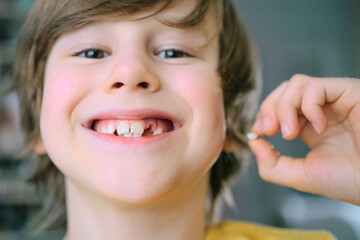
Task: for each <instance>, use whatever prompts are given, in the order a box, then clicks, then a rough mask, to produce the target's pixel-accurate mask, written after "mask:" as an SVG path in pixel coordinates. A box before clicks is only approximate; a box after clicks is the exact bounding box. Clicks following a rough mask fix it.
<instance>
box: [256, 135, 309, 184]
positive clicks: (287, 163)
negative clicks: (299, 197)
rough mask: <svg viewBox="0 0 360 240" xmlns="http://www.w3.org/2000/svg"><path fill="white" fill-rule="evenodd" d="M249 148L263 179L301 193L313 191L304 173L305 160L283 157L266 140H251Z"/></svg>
mask: <svg viewBox="0 0 360 240" xmlns="http://www.w3.org/2000/svg"><path fill="white" fill-rule="evenodd" d="M249 146H250V148H251V150H252V151H253V153H254V154H255V156H256V159H257V162H258V167H259V174H260V177H261V178H262V179H264V180H265V181H268V182H272V183H275V184H280V185H283V186H287V187H291V188H295V189H298V190H301V191H311V189H309V186H310V185H309V184H308V181H307V179H306V174H305V172H304V159H294V158H291V157H288V156H281V155H279V153H278V152H277V151H276V150H275V149H274V148H273V147H272V145H271V144H270V143H269V142H267V141H266V140H264V139H256V140H251V141H249Z"/></svg>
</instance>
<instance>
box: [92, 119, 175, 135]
mask: <svg viewBox="0 0 360 240" xmlns="http://www.w3.org/2000/svg"><path fill="white" fill-rule="evenodd" d="M174 129H175V127H174V123H173V121H171V120H169V119H160V118H146V119H130V120H129V119H110V120H100V119H98V120H94V121H93V122H92V124H91V130H93V131H96V132H98V133H101V134H106V135H110V136H118V137H147V136H154V135H160V134H164V133H167V132H171V131H173V130H174Z"/></svg>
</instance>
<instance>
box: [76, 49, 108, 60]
mask: <svg viewBox="0 0 360 240" xmlns="http://www.w3.org/2000/svg"><path fill="white" fill-rule="evenodd" d="M74 56H78V57H83V58H94V59H100V58H106V57H108V56H110V54H109V53H108V52H106V51H104V50H102V49H97V48H88V49H85V50H82V51H80V52H77V53H76V54H75V55H74Z"/></svg>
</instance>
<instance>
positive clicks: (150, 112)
mask: <svg viewBox="0 0 360 240" xmlns="http://www.w3.org/2000/svg"><path fill="white" fill-rule="evenodd" d="M147 118H156V119H167V120H170V121H171V122H172V123H173V126H174V129H173V130H172V131H170V132H166V133H162V134H158V135H152V136H146V137H130V138H126V137H118V136H114V135H109V134H103V133H99V132H96V131H95V130H93V129H92V124H93V122H94V121H95V120H112V119H114V120H120V119H127V120H141V119H147ZM81 125H82V127H84V128H85V129H86V130H87V132H89V133H90V134H91V135H93V136H95V137H98V138H99V139H102V140H105V141H108V142H120V143H149V141H155V140H159V139H162V138H164V137H167V136H170V135H172V134H173V133H174V132H176V131H177V130H178V129H180V128H181V127H182V126H183V120H182V119H179V118H178V117H176V116H174V115H173V114H170V113H168V112H165V111H162V110H158V109H151V108H146V109H118V108H116V109H107V110H105V111H101V112H97V113H95V114H93V115H90V116H89V117H87V118H85V120H84V121H82V122H81Z"/></svg>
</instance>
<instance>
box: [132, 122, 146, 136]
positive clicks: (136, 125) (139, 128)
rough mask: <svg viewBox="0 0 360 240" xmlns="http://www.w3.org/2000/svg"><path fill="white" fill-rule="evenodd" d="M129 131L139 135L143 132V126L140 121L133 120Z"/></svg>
mask: <svg viewBox="0 0 360 240" xmlns="http://www.w3.org/2000/svg"><path fill="white" fill-rule="evenodd" d="M130 132H132V133H133V134H136V135H140V136H141V135H142V134H143V133H144V126H143V125H142V123H141V122H133V123H132V124H131V130H130Z"/></svg>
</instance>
